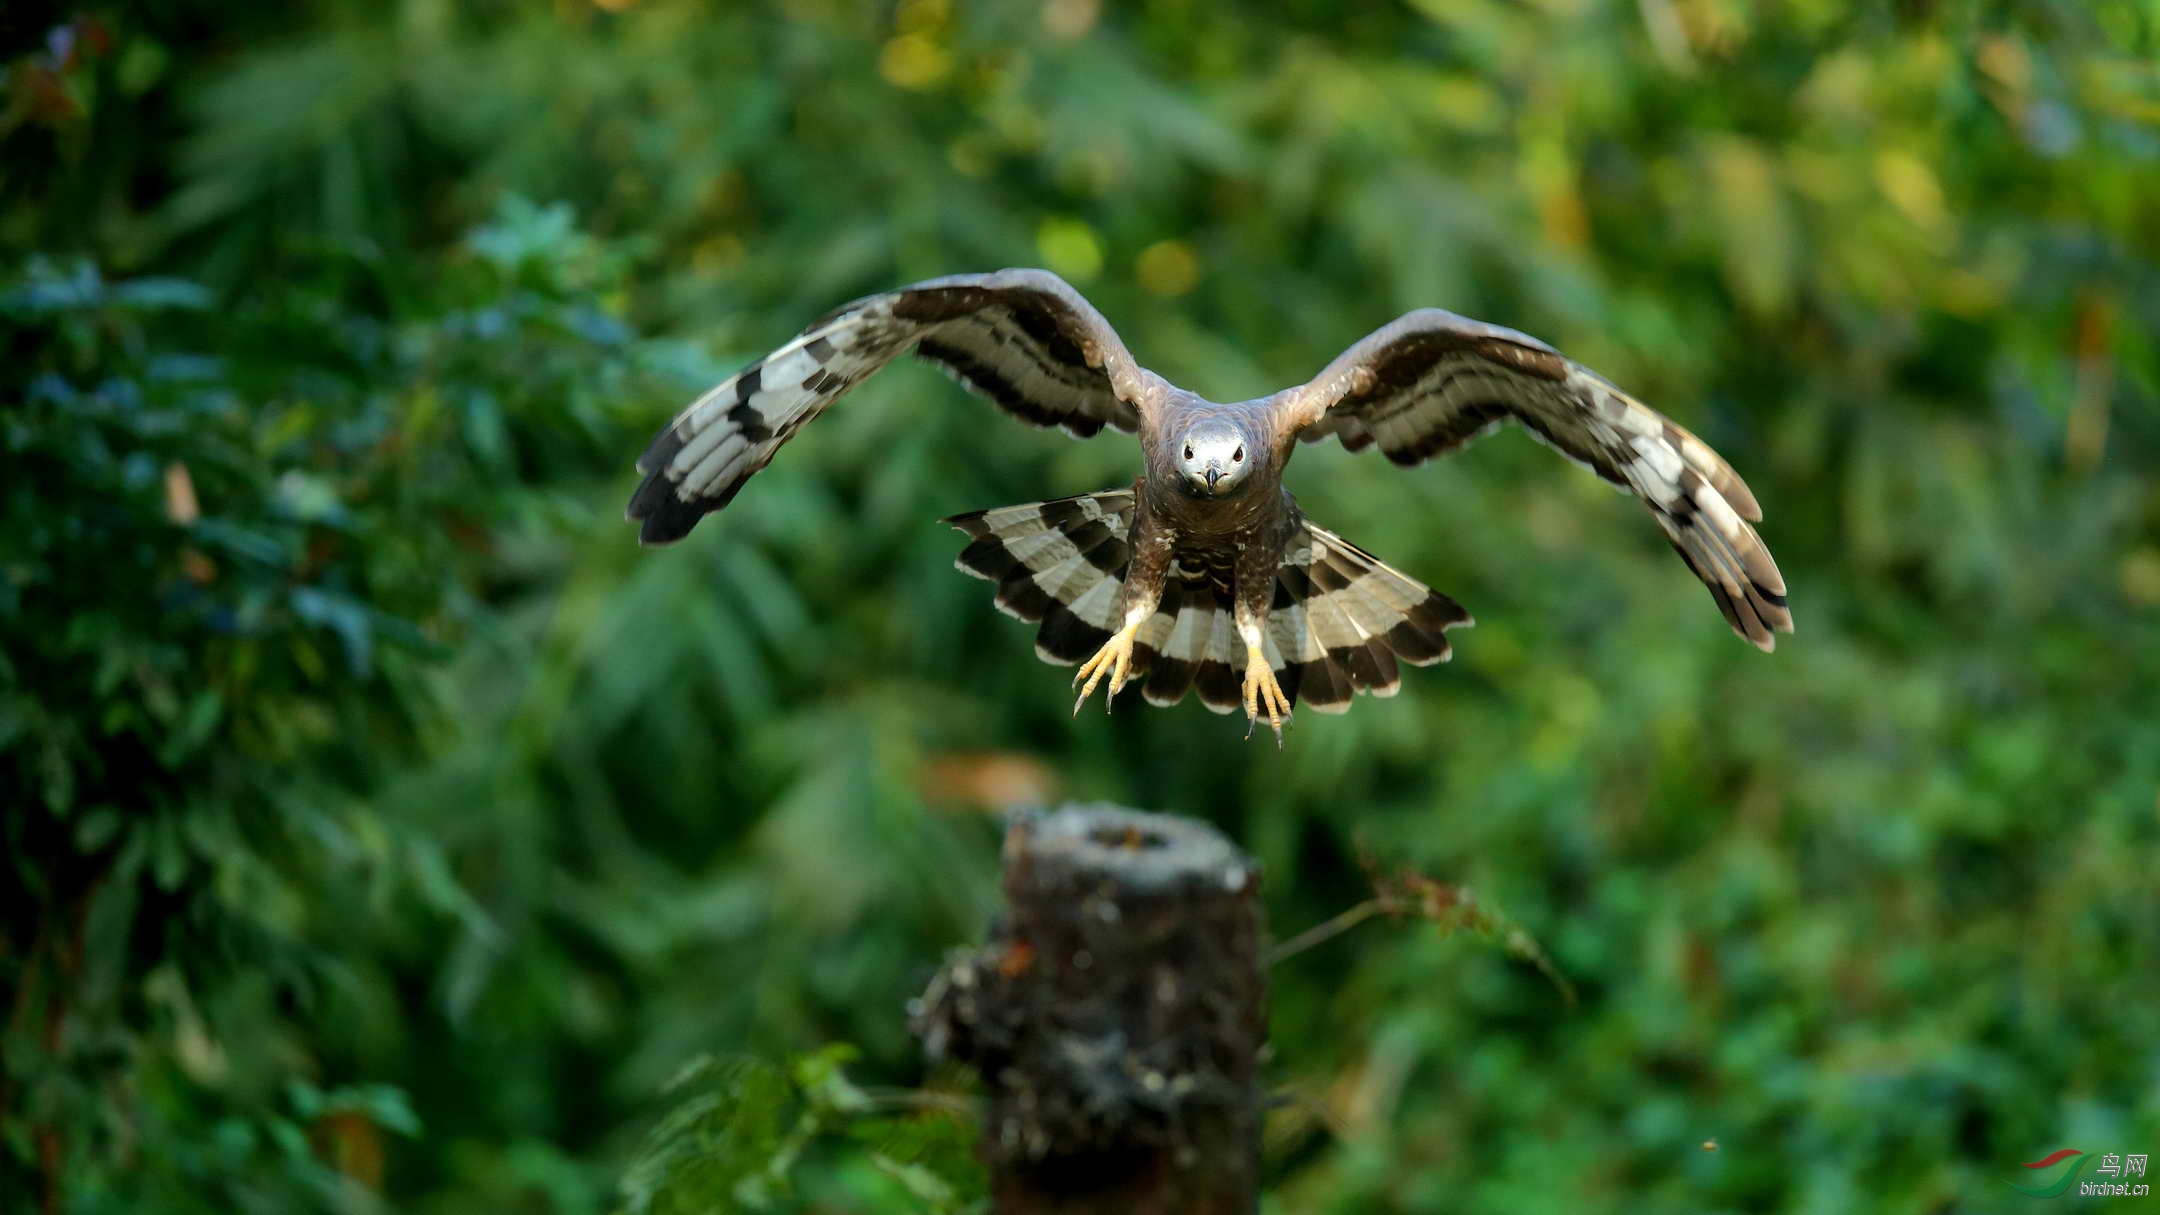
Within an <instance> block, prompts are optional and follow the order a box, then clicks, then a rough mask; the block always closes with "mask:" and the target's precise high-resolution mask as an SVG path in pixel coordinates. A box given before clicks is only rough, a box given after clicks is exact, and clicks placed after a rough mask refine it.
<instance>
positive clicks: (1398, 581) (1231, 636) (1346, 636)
mask: <svg viewBox="0 0 2160 1215" xmlns="http://www.w3.org/2000/svg"><path fill="white" fill-rule="evenodd" d="M1133 511H1134V504H1133V494H1132V491H1131V490H1109V491H1106V492H1103V493H1096V494H1082V495H1079V496H1078V497H1073V498H1061V499H1058V500H1056V501H1052V502H1030V503H1026V504H1023V505H1020V506H1007V507H1001V508H998V509H996V510H987V511H975V512H972V513H969V514H965V515H955V516H953V517H952V518H950V519H948V520H946V522H948V523H950V524H952V525H953V526H954V527H957V528H959V529H960V530H961V531H962V532H965V533H966V534H967V536H968V537H969V543H968V545H967V547H966V548H965V549H964V550H962V552H961V554H960V557H959V560H958V561H957V563H956V564H957V565H958V567H959V568H960V569H961V570H962V571H964V572H966V573H969V574H973V575H975V576H976V577H978V578H983V579H987V580H988V581H991V582H994V583H996V584H997V586H998V592H997V605H998V608H999V609H1000V610H1001V611H1003V612H1005V613H1006V614H1007V615H1010V616H1016V617H1018V618H1020V619H1022V620H1026V621H1030V622H1034V623H1037V624H1039V626H1040V628H1039V629H1038V631H1037V633H1036V638H1035V652H1036V655H1037V656H1038V657H1040V658H1041V659H1042V660H1043V661H1045V662H1048V663H1053V664H1056V665H1060V666H1071V665H1073V664H1075V663H1078V662H1081V661H1084V660H1085V659H1087V658H1088V657H1090V656H1092V655H1093V654H1094V653H1095V651H1096V650H1097V649H1099V648H1101V646H1102V645H1103V643H1104V642H1106V641H1108V640H1109V639H1110V636H1111V634H1112V632H1113V631H1115V629H1116V618H1117V613H1118V596H1119V593H1120V591H1121V590H1122V587H1123V581H1124V576H1125V570H1126V564H1127V562H1128V560H1129V559H1130V556H1131V553H1130V550H1129V549H1128V547H1127V545H1126V539H1125V538H1126V535H1127V533H1128V531H1129V530H1130V528H1131V525H1132V518H1133ZM1235 621H1236V613H1235V610H1234V606H1233V604H1232V601H1231V598H1230V587H1229V582H1228V580H1227V579H1226V578H1225V577H1224V576H1223V571H1221V570H1219V569H1213V568H1208V567H1205V566H1204V565H1203V566H1195V567H1188V566H1187V565H1186V564H1185V563H1184V562H1183V560H1182V559H1181V560H1180V561H1179V562H1178V563H1177V564H1175V565H1173V567H1172V569H1171V575H1170V578H1169V582H1168V585H1167V586H1166V587H1165V588H1164V592H1163V597H1162V601H1161V603H1160V604H1158V605H1157V608H1156V612H1155V615H1154V616H1153V617H1151V618H1150V619H1149V620H1148V622H1147V623H1146V624H1145V625H1144V626H1142V628H1141V630H1140V633H1139V636H1138V637H1137V638H1136V639H1135V645H1134V653H1133V659H1134V670H1135V673H1136V677H1137V678H1139V685H1140V689H1141V694H1142V695H1143V696H1144V697H1145V698H1146V699H1147V701H1148V703H1150V704H1156V705H1173V704H1176V703H1178V702H1179V701H1181V700H1183V699H1184V698H1185V696H1186V694H1187V693H1190V692H1197V693H1198V694H1199V698H1200V701H1201V703H1202V704H1204V705H1206V706H1207V707H1208V708H1209V709H1210V710H1212V711H1214V712H1217V713H1232V712H1236V711H1238V710H1239V709H1241V708H1242V707H1243V675H1244V653H1245V647H1244V643H1243V642H1242V641H1241V640H1240V639H1239V638H1238V636H1237V627H1236V622H1235ZM1470 623H1472V621H1471V619H1470V614H1469V613H1468V612H1466V611H1464V610H1463V608H1462V606H1461V605H1460V604H1458V603H1456V602H1455V601H1454V600H1453V599H1450V598H1448V597H1447V596H1446V595H1442V594H1440V593H1438V592H1436V591H1433V590H1431V589H1430V588H1428V587H1426V586H1425V585H1424V584H1423V583H1420V582H1418V581H1417V580H1416V579H1414V578H1411V577H1409V576H1408V575H1406V574H1403V573H1402V572H1401V571H1399V570H1396V569H1394V568H1392V567H1390V566H1388V565H1387V564H1386V563H1384V562H1382V561H1380V560H1379V559H1378V558H1376V557H1374V556H1373V555H1372V554H1371V553H1368V552H1366V551H1365V550H1364V549H1361V548H1359V547H1358V546H1356V545H1354V544H1351V543H1350V542H1349V541H1347V540H1344V539H1343V538H1342V537H1340V536H1337V535H1335V534H1334V533H1333V532H1330V531H1327V530H1325V529H1323V528H1319V527H1314V526H1313V525H1311V524H1310V523H1301V524H1300V525H1299V527H1298V528H1296V529H1295V530H1294V531H1293V532H1292V533H1291V536H1290V539H1289V540H1288V541H1287V542H1286V544H1285V545H1284V549H1283V556H1282V564H1281V566H1280V568H1279V569H1278V571H1277V574H1276V586H1275V597H1274V601H1273V604H1272V606H1271V607H1270V609H1269V614H1268V627H1267V633H1266V636H1265V639H1264V641H1263V649H1264V651H1265V653H1266V655H1267V658H1268V661H1269V663H1270V665H1272V666H1273V667H1274V669H1275V674H1276V679H1277V681H1278V682H1279V683H1280V684H1281V685H1282V689H1283V692H1284V694H1285V695H1286V696H1288V697H1289V698H1290V699H1291V701H1292V702H1293V703H1298V702H1299V701H1300V700H1302V703H1304V704H1306V705H1309V706H1310V707H1312V708H1313V709H1315V710H1317V711H1319V712H1322V713H1340V712H1344V711H1345V710H1347V709H1348V708H1349V707H1350V702H1351V700H1352V698H1353V697H1355V696H1356V695H1357V694H1358V693H1360V692H1365V693H1370V694H1372V695H1375V696H1392V695H1394V694H1395V692H1396V691H1397V690H1398V689H1399V688H1400V687H1401V672H1400V667H1399V664H1400V663H1405V662H1407V663H1410V664H1411V665H1413V666H1426V665H1429V664H1431V663H1435V662H1441V661H1445V660H1446V659H1447V658H1448V657H1449V655H1450V647H1449V644H1448V640H1447V637H1446V633H1447V630H1449V629H1451V628H1455V627H1458V626H1462V625H1468V624H1470Z"/></svg>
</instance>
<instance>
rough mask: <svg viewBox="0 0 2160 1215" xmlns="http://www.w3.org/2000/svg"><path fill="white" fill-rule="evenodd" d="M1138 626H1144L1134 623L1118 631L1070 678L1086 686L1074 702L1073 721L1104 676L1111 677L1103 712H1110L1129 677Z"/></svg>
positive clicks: (1105, 694)
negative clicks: (1113, 702) (1112, 703)
mask: <svg viewBox="0 0 2160 1215" xmlns="http://www.w3.org/2000/svg"><path fill="white" fill-rule="evenodd" d="M1141 623H1143V622H1135V623H1133V624H1128V625H1126V626H1125V627H1124V628H1122V629H1119V630H1118V631H1117V633H1116V635H1114V636H1112V637H1111V638H1110V640H1108V641H1106V642H1104V643H1103V647H1102V648H1101V649H1099V650H1097V651H1095V656H1094V657H1093V658H1090V659H1088V660H1087V661H1086V662H1084V663H1082V664H1080V670H1079V671H1078V672H1077V673H1075V674H1074V675H1073V683H1074V684H1075V685H1080V683H1081V681H1082V680H1086V681H1087V682H1086V684H1085V685H1084V686H1080V697H1079V699H1077V700H1075V701H1073V716H1074V717H1078V716H1080V706H1082V705H1084V704H1086V703H1087V701H1088V697H1090V696H1093V695H1094V694H1095V685H1097V684H1099V683H1101V682H1102V679H1103V676H1104V675H1108V676H1109V677H1110V689H1109V691H1107V692H1105V693H1104V694H1103V712H1105V713H1108V712H1109V711H1110V703H1111V702H1112V701H1114V700H1116V699H1117V694H1118V693H1119V692H1121V691H1123V690H1124V688H1125V681H1126V679H1127V677H1128V676H1130V675H1131V674H1132V653H1133V638H1134V637H1135V636H1137V635H1138V634H1139V632H1140V624H1141Z"/></svg>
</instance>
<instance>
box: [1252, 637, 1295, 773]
mask: <svg viewBox="0 0 2160 1215" xmlns="http://www.w3.org/2000/svg"><path fill="white" fill-rule="evenodd" d="M1263 709H1265V710H1266V711H1267V723H1268V726H1269V728H1271V729H1273V730H1274V731H1275V745H1276V747H1278V748H1280V747H1281V746H1282V728H1283V722H1285V721H1287V720H1289V717H1290V698H1289V697H1288V696H1285V695H1283V690H1282V684H1280V683H1278V682H1276V679H1275V668H1274V666H1273V665H1271V664H1270V663H1269V662H1268V660H1267V655H1266V654H1264V653H1262V652H1261V650H1260V647H1259V646H1256V645H1248V646H1246V647H1245V721H1246V725H1245V737H1247V738H1251V737H1252V732H1253V727H1254V726H1257V725H1259V724H1260V712H1261V710H1263Z"/></svg>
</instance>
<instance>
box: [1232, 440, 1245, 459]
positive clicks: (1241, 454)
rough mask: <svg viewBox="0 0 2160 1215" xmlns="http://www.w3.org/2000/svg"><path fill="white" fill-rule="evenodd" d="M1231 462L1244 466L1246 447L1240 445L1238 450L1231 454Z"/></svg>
mask: <svg viewBox="0 0 2160 1215" xmlns="http://www.w3.org/2000/svg"><path fill="white" fill-rule="evenodd" d="M1230 462H1231V463H1232V464H1243V463H1244V462H1245V445H1244V444H1243V443H1240V444H1238V449H1237V450H1236V451H1233V452H1231V453H1230Z"/></svg>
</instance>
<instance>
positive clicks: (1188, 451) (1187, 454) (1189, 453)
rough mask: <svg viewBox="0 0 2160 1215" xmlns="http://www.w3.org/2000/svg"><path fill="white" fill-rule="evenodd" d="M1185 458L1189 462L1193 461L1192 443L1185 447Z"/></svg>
mask: <svg viewBox="0 0 2160 1215" xmlns="http://www.w3.org/2000/svg"><path fill="white" fill-rule="evenodd" d="M1185 458H1186V459H1188V460H1190V459H1192V444H1190V443H1187V444H1186V445H1185Z"/></svg>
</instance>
